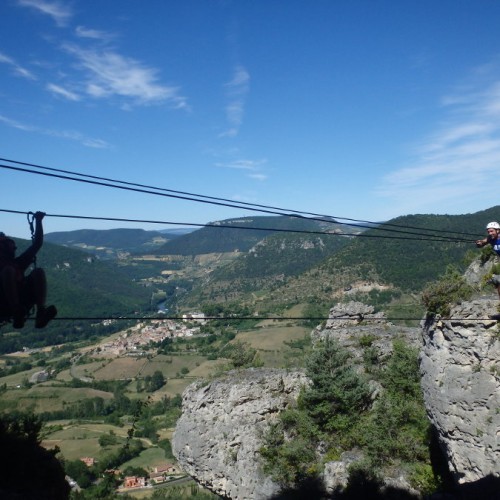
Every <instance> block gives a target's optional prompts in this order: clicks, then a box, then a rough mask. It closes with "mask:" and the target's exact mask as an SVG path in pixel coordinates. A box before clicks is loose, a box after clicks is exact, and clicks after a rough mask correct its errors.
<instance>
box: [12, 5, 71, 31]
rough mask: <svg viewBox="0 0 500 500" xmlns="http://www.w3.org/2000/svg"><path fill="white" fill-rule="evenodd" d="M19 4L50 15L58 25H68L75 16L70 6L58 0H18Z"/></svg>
mask: <svg viewBox="0 0 500 500" xmlns="http://www.w3.org/2000/svg"><path fill="white" fill-rule="evenodd" d="M18 4H19V5H21V6H22V7H30V8H32V9H35V10H37V11H38V12H41V13H42V14H46V15H48V16H50V17H51V18H52V19H53V20H54V22H55V23H56V24H57V25H58V26H66V24H67V23H68V21H69V20H70V18H71V17H72V16H73V13H72V11H71V9H70V7H69V6H68V5H67V4H64V3H63V2H59V1H57V0H52V1H49V0H18Z"/></svg>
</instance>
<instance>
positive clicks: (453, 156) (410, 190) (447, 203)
mask: <svg viewBox="0 0 500 500" xmlns="http://www.w3.org/2000/svg"><path fill="white" fill-rule="evenodd" d="M442 103H443V105H444V106H445V108H444V110H445V112H446V120H445V121H444V122H443V123H442V124H441V126H440V127H439V128H438V129H437V130H436V132H435V133H433V134H431V135H430V136H429V137H428V138H427V139H426V140H424V141H423V142H422V144H421V145H420V146H419V147H418V149H417V151H416V158H415V160H414V161H413V162H412V163H411V164H409V165H407V166H405V167H403V168H400V169H398V170H395V171H393V172H391V173H390V174H389V175H387V176H386V177H385V178H384V179H383V184H382V185H381V186H379V187H378V188H377V190H376V191H377V193H378V194H379V195H381V196H383V197H386V198H389V199H391V200H392V201H393V208H394V209H396V210H397V208H398V207H399V209H400V213H409V212H410V211H412V212H415V211H423V210H428V209H429V208H430V207H436V206H439V209H440V210H444V211H446V210H449V211H454V210H457V209H459V206H460V204H461V203H462V200H463V199H465V198H467V199H468V200H469V201H470V200H471V199H479V198H480V197H481V196H483V195H484V193H488V192H491V189H492V186H493V185H494V184H495V181H494V179H496V178H497V177H498V173H499V166H500V81H493V82H491V80H490V81H489V83H488V84H486V85H483V86H482V88H479V87H478V86H477V83H476V84H475V86H474V87H470V88H468V89H465V88H462V89H461V90H460V91H459V92H455V93H453V94H450V95H448V96H445V97H444V98H443V100H442ZM495 190H496V188H495ZM496 203H498V201H497V202H496ZM395 204H397V205H398V207H394V205H395Z"/></svg>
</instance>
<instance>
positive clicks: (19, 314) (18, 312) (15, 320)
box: [12, 306, 26, 328]
mask: <svg viewBox="0 0 500 500" xmlns="http://www.w3.org/2000/svg"><path fill="white" fill-rule="evenodd" d="M25 322H26V311H25V309H24V307H23V306H15V307H14V309H13V312H12V326H13V328H22V327H23V326H24V323H25Z"/></svg>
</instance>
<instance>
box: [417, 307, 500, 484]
mask: <svg viewBox="0 0 500 500" xmlns="http://www.w3.org/2000/svg"><path fill="white" fill-rule="evenodd" d="M497 304H498V300H496V299H490V298H484V299H478V300H474V301H471V302H464V303H462V304H459V305H455V306H454V307H453V308H452V310H451V315H450V318H451V319H440V318H437V319H435V320H434V321H432V322H429V323H428V324H427V325H423V326H424V328H423V335H422V337H423V347H422V350H421V373H422V389H423V392H424V399H425V404H426V408H427V411H428V414H429V417H430V419H431V421H432V423H433V425H434V426H435V428H436V430H437V435H438V439H439V443H440V445H441V447H442V450H443V451H444V454H445V457H446V459H447V462H448V467H449V469H450V472H451V473H452V475H453V477H454V479H455V481H456V482H458V483H470V482H473V481H478V480H480V479H482V478H484V477H486V476H488V475H493V476H496V477H500V441H499V437H500V330H499V326H498V323H497V321H492V320H490V319H488V315H489V314H491V313H492V312H496V307H497Z"/></svg>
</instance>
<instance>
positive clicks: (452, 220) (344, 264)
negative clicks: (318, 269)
mask: <svg viewBox="0 0 500 500" xmlns="http://www.w3.org/2000/svg"><path fill="white" fill-rule="evenodd" d="M497 219H500V207H493V208H491V209H488V210H485V211H482V212H477V213H475V214H466V215H408V216H403V217H398V218H396V219H392V220H391V221H389V223H390V224H395V225H399V226H401V231H403V232H401V233H396V232H392V231H391V232H389V231H384V230H383V229H384V228H386V229H391V230H394V229H397V230H399V229H398V228H394V227H391V226H389V225H381V226H380V228H379V229H371V230H369V231H367V232H366V233H365V234H364V236H363V237H360V238H356V239H355V240H354V241H353V242H352V243H351V244H350V245H349V246H348V247H346V248H344V249H343V250H341V251H340V252H338V253H337V254H336V255H334V256H332V257H331V258H329V259H328V261H327V262H325V263H324V264H323V265H322V267H323V269H324V270H326V271H330V272H331V273H332V274H334V273H336V272H338V270H339V269H344V268H350V269H353V268H356V267H358V268H359V269H361V268H364V269H365V270H364V271H363V272H366V269H367V268H371V269H373V271H374V272H375V273H376V274H377V275H378V276H380V278H381V279H382V280H383V281H384V282H386V283H391V284H393V285H395V286H396V287H399V288H401V289H403V290H406V291H419V290H421V289H422V288H423V287H424V286H425V284H426V283H428V282H430V281H433V280H435V279H436V278H437V277H438V276H439V275H441V274H442V273H443V272H444V271H445V269H446V266H448V265H449V264H452V265H455V266H456V267H458V268H459V269H460V268H462V269H463V268H464V266H465V264H466V263H465V261H464V258H465V256H466V254H467V253H468V252H470V251H475V250H476V247H475V245H474V241H475V240H476V239H477V238H480V237H484V235H485V234H486V231H485V226H486V223H487V222H489V221H490V220H497ZM405 228H406V229H405ZM411 228H418V229H411ZM425 230H434V231H437V232H429V231H427V232H426V231H425ZM411 233H420V235H418V234H411ZM452 233H454V234H452ZM424 234H429V236H425V235H424ZM433 234H434V235H438V236H439V235H441V236H450V237H457V238H460V239H464V240H468V241H467V242H451V241H429V240H430V239H435V238H434V237H433V236H432V235H433ZM406 238H411V239H406Z"/></svg>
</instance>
